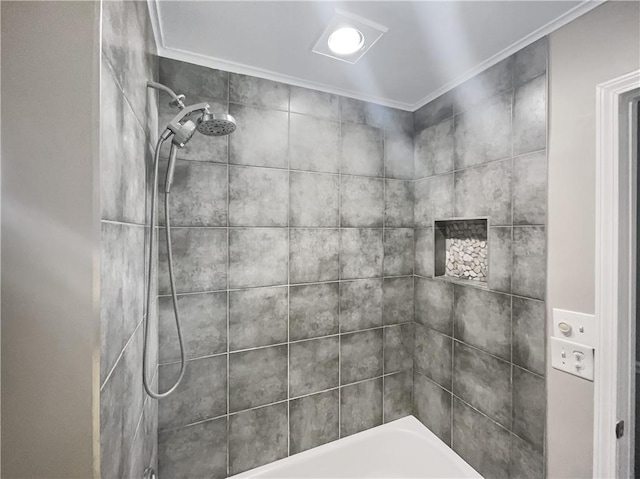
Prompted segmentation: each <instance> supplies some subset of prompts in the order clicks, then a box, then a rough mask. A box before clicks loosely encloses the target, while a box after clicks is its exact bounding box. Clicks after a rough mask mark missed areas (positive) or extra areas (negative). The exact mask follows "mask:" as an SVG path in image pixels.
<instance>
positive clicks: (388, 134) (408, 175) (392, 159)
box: [384, 130, 414, 180]
mask: <svg viewBox="0 0 640 479" xmlns="http://www.w3.org/2000/svg"><path fill="white" fill-rule="evenodd" d="M384 171H385V177H386V178H397V179H401V180H412V179H413V176H414V167H413V132H410V131H403V130H400V131H389V130H387V131H385V134H384Z"/></svg>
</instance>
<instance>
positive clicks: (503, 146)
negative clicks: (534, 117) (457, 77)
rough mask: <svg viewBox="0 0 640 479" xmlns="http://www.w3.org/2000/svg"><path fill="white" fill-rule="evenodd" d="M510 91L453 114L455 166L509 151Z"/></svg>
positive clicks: (508, 153)
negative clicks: (461, 112) (463, 111)
mask: <svg viewBox="0 0 640 479" xmlns="http://www.w3.org/2000/svg"><path fill="white" fill-rule="evenodd" d="M511 96H512V95H511V93H506V94H504V95H500V96H496V97H493V98H491V99H489V100H486V101H485V102H483V103H481V104H479V105H477V106H475V107H473V108H472V109H470V110H468V111H467V112H465V113H463V114H460V115H456V117H455V123H454V143H455V148H454V152H455V154H454V163H455V169H456V170H459V169H461V168H468V167H470V166H475V165H479V164H482V163H486V162H488V161H493V160H499V159H502V158H507V157H509V156H510V155H511Z"/></svg>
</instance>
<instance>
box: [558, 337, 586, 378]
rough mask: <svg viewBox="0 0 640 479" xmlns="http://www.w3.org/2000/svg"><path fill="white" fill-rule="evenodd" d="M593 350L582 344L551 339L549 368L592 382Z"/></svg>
mask: <svg viewBox="0 0 640 479" xmlns="http://www.w3.org/2000/svg"><path fill="white" fill-rule="evenodd" d="M593 363H594V350H593V348H591V347H589V346H585V345H584V344H578V343H574V342H571V341H567V340H566V339H560V338H551V366H553V368H555V369H559V370H560V371H564V372H567V373H569V374H573V375H574V376H578V377H581V378H584V379H587V380H589V381H593Z"/></svg>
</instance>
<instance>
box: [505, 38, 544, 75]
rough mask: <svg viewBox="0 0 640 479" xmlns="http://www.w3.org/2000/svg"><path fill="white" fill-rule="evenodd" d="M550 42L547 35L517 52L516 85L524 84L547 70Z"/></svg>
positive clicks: (515, 63)
mask: <svg viewBox="0 0 640 479" xmlns="http://www.w3.org/2000/svg"><path fill="white" fill-rule="evenodd" d="M548 50H549V42H548V39H547V37H544V38H541V39H540V40H538V41H536V42H534V43H532V44H531V45H529V46H527V47H525V48H523V49H522V50H520V51H519V52H517V53H516V54H515V60H514V66H513V81H514V86H518V85H522V84H523V83H525V82H528V81H529V80H532V79H533V78H535V77H537V76H539V75H543V74H544V73H546V72H547V56H548Z"/></svg>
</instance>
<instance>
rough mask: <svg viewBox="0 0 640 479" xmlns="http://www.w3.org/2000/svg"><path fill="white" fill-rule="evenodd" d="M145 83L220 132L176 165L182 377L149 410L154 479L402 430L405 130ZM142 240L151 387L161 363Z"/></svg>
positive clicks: (270, 92)
mask: <svg viewBox="0 0 640 479" xmlns="http://www.w3.org/2000/svg"><path fill="white" fill-rule="evenodd" d="M160 81H161V82H163V83H165V84H167V85H170V86H171V87H172V88H173V89H175V90H176V91H178V92H180V93H185V94H186V95H187V100H188V101H189V102H193V101H209V102H210V103H211V104H212V106H213V109H214V110H215V111H224V112H226V111H228V112H229V113H231V114H232V115H233V116H234V117H235V118H236V120H237V121H238V129H237V130H236V132H235V133H234V134H233V135H231V136H229V137H222V138H206V137H203V136H200V135H196V136H195V137H194V138H193V139H192V141H191V142H190V143H189V144H188V145H187V147H186V148H185V149H184V150H181V151H180V154H179V156H178V158H179V160H178V163H177V167H176V173H175V182H174V186H173V188H172V197H171V200H170V201H171V205H170V208H171V216H172V225H173V228H172V239H173V247H174V256H175V260H174V263H175V265H174V268H175V272H176V284H177V285H178V289H179V292H180V296H179V307H180V311H181V315H182V322H183V329H184V336H185V338H186V353H187V358H188V360H189V363H188V369H187V373H186V376H185V378H184V381H183V384H182V385H181V386H180V388H179V390H178V391H177V392H176V393H175V394H174V395H172V396H171V397H169V398H168V399H165V400H163V401H160V403H159V474H160V477H225V476H227V475H231V474H235V473H238V472H241V471H244V470H247V469H250V468H253V467H256V466H259V465H261V464H265V463H268V462H271V461H274V460H277V459H280V458H282V457H286V456H287V455H289V454H295V453H297V452H301V451H304V450H306V449H309V448H312V447H315V446H318V445H321V444H324V443H327V442H329V441H333V440H336V439H338V438H339V437H344V436H347V435H349V434H353V433H355V432H358V431H361V430H364V429H367V428H370V427H373V426H376V425H379V424H382V423H383V422H386V421H391V420H394V419H397V418H399V417H402V416H405V415H408V414H411V410H412V383H413V373H412V367H413V360H412V351H411V348H412V343H413V323H412V321H413V282H414V278H413V263H414V254H413V245H414V230H413V226H414V224H413V138H412V135H413V124H412V121H413V118H412V114H411V113H407V112H400V111H397V110H391V109H387V108H382V107H379V106H375V105H370V104H366V103H363V102H359V101H355V100H351V99H346V98H340V97H337V96H335V95H330V94H326V93H321V92H317V91H311V90H306V89H302V88H297V87H293V86H288V85H284V84H280V83H275V82H271V81H266V80H261V79H257V78H252V77H247V76H244V75H237V74H232V73H226V72H221V71H216V70H210V69H206V68H203V67H198V66H195V65H190V64H186V63H181V62H176V61H173V60H167V59H160ZM171 113H172V112H171V110H170V109H169V108H168V107H167V106H166V99H163V98H161V100H160V113H159V116H160V123H161V124H163V122H166V120H167V119H168V118H169V117H170V116H171ZM164 156H165V157H166V151H165V154H164ZM164 164H165V165H166V160H165V162H164ZM159 203H160V204H162V199H160V201H159ZM162 214H163V212H162V211H160V218H162ZM160 233H161V234H160V239H159V241H160V258H159V292H160V295H161V296H160V299H159V306H158V307H159V321H160V332H159V334H160V336H159V342H160V348H159V354H160V357H159V361H160V364H161V365H160V368H159V383H160V389H164V388H166V387H167V385H168V384H170V383H172V381H173V379H174V377H175V375H176V374H177V372H178V370H179V362H178V360H179V350H178V348H177V338H176V335H175V326H174V324H173V319H172V315H171V309H170V297H169V296H168V295H167V293H168V291H169V290H168V283H167V264H166V259H165V256H164V248H165V247H166V245H165V242H164V235H163V231H162V230H161V231H160Z"/></svg>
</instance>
